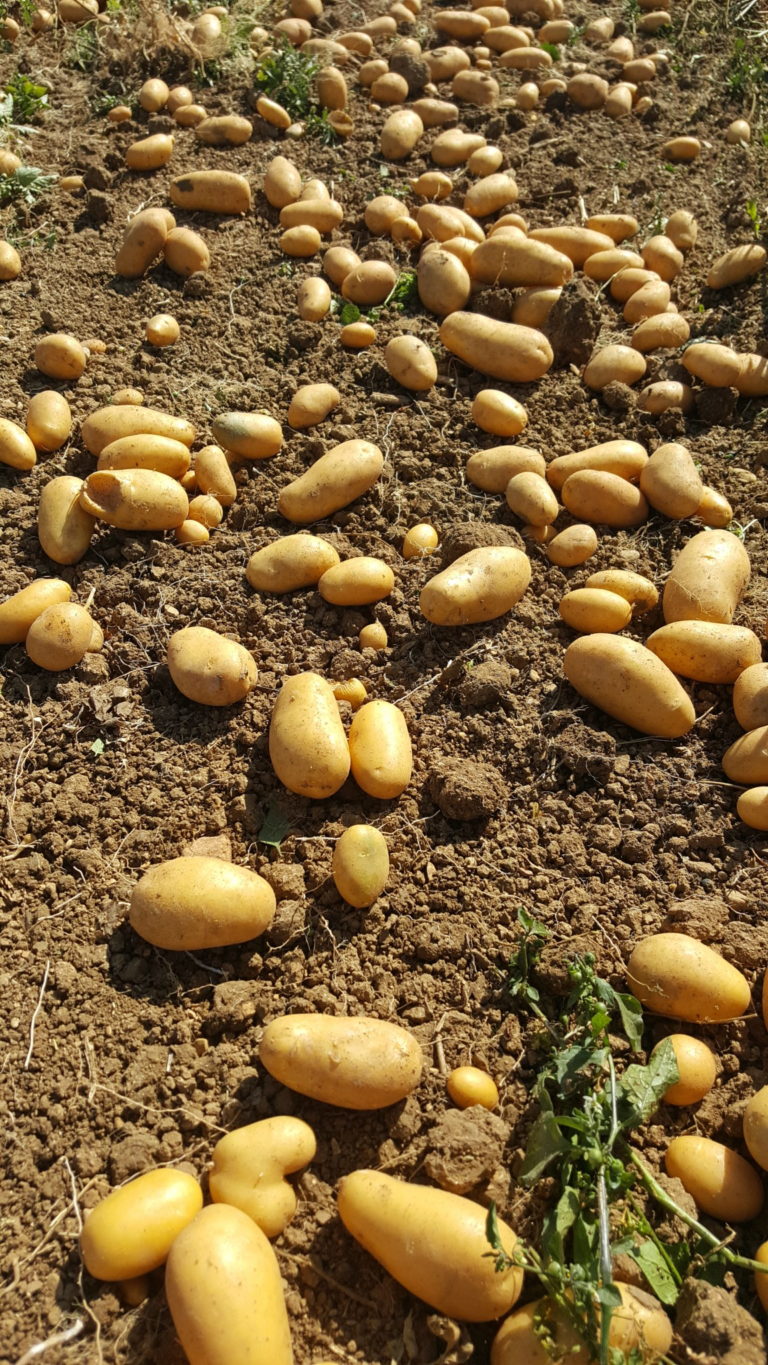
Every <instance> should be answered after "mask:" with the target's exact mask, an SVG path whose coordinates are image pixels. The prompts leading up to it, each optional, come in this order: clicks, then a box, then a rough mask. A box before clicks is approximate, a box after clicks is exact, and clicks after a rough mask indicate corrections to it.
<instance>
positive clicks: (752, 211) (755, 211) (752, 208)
mask: <svg viewBox="0 0 768 1365" xmlns="http://www.w3.org/2000/svg"><path fill="white" fill-rule="evenodd" d="M744 211H745V213H746V215H747V217H748V219H749V221H750V223H751V224H752V231H753V232H754V234H755V236H756V237H757V239H758V240H759V239H760V237H761V235H762V231H763V225H762V223H761V222H760V210H759V208H758V207H757V203H756V202H755V200H754V199H748V200H747V202H746V204H745V205H744Z"/></svg>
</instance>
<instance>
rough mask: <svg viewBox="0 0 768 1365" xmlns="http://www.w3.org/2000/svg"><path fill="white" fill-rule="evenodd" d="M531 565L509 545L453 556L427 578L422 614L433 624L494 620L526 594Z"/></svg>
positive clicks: (484, 548) (466, 623)
mask: <svg viewBox="0 0 768 1365" xmlns="http://www.w3.org/2000/svg"><path fill="white" fill-rule="evenodd" d="M530 579H531V564H530V560H529V559H528V556H527V555H525V554H523V552H522V550H516V549H515V548H514V547H513V546H511V545H487V546H482V547H481V548H479V549H477V550H470V551H469V552H468V553H467V554H465V555H461V556H460V557H459V558H458V559H455V560H454V561H453V563H452V564H450V565H449V566H448V568H447V569H443V571H442V573H439V574H436V575H435V577H434V578H430V580H429V582H428V583H426V584H425V585H424V587H423V588H422V591H421V596H420V598H419V607H420V609H421V612H422V615H424V616H426V618H427V620H428V621H431V622H432V623H433V625H436V626H467V625H475V624H477V623H478V622H481V621H494V620H495V619H496V617H498V616H503V615H504V614H505V613H506V612H508V611H510V610H511V608H512V607H513V606H514V605H515V603H516V602H519V601H520V598H521V597H522V596H523V594H524V593H525V590H526V588H527V587H528V584H529V582H530Z"/></svg>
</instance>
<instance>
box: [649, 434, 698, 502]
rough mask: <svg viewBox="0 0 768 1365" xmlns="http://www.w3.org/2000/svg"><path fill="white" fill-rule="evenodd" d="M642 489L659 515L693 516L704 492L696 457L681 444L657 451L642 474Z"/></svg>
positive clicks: (662, 447) (670, 444)
mask: <svg viewBox="0 0 768 1365" xmlns="http://www.w3.org/2000/svg"><path fill="white" fill-rule="evenodd" d="M640 489H641V491H642V492H643V493H644V494H645V497H646V498H647V499H648V501H649V503H650V504H651V507H654V508H655V509H656V511H657V512H663V514H664V516H665V517H675V518H682V517H691V516H693V515H694V514H695V513H696V511H697V509H698V507H699V506H700V504H701V499H702V496H703V493H704V486H703V484H702V482H701V479H700V478H699V473H698V470H697V469H696V466H695V464H694V462H693V457H692V455H691V453H690V451H689V450H687V449H686V447H685V446H682V445H680V443H679V442H678V441H670V442H668V443H666V444H664V445H660V446H658V447H657V449H656V450H654V452H653V454H652V455H651V458H650V460H649V461H648V463H647V464H646V465H645V466H644V467H643V469H641V471H640Z"/></svg>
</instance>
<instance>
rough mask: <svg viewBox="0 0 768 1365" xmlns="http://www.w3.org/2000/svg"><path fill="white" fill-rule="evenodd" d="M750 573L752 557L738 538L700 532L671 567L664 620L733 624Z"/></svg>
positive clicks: (727, 532) (665, 590)
mask: <svg viewBox="0 0 768 1365" xmlns="http://www.w3.org/2000/svg"><path fill="white" fill-rule="evenodd" d="M750 573H751V567H750V563H749V555H748V554H747V551H746V550H745V548H744V546H743V545H742V543H741V541H740V540H739V539H738V537H737V536H734V535H731V533H730V531H717V530H715V531H700V532H699V534H698V535H695V536H693V538H692V539H691V540H689V541H688V543H687V544H686V545H684V546H683V548H682V550H681V551H680V554H679V555H678V556H677V559H676V560H675V562H674V564H673V566H672V572H671V573H670V575H669V577H668V579H667V581H666V584H665V587H664V598H663V608H664V620H665V621H721V622H722V623H723V624H724V625H730V623H731V621H732V620H733V616H734V612H735V611H736V608H737V606H738V604H739V601H740V600H741V595H742V593H743V592H744V589H745V588H746V586H747V584H748V582H749V578H750Z"/></svg>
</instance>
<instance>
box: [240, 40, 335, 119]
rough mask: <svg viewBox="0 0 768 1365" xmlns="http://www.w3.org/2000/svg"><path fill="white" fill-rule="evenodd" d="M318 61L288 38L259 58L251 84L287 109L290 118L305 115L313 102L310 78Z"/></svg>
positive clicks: (313, 75)
mask: <svg viewBox="0 0 768 1365" xmlns="http://www.w3.org/2000/svg"><path fill="white" fill-rule="evenodd" d="M318 69H319V63H318V62H317V60H316V59H315V58H314V57H306V56H305V55H304V54H303V53H302V52H298V51H297V50H296V48H295V47H292V46H291V44H290V43H289V42H286V41H283V42H282V43H281V45H280V47H278V48H277V49H276V50H275V51H274V52H269V53H268V54H267V55H266V56H265V57H263V58H262V61H261V64H260V66H259V67H258V69H257V71H256V73H255V75H254V78H253V80H254V85H255V86H256V89H257V90H258V92H259V94H261V95H268V96H269V98H270V99H271V100H276V101H277V103H278V104H282V106H283V108H284V109H287V111H288V113H289V114H290V115H291V118H294V119H300V118H306V117H307V115H308V114H309V113H310V112H311V111H312V109H313V108H314V105H315V100H314V95H313V91H312V82H313V80H314V78H315V76H316V75H317V72H318Z"/></svg>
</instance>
